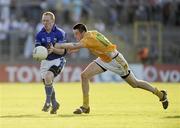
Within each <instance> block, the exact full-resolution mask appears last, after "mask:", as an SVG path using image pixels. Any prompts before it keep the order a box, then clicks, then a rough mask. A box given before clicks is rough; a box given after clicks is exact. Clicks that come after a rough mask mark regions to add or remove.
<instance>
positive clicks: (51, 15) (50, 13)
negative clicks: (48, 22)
mask: <svg viewBox="0 0 180 128" xmlns="http://www.w3.org/2000/svg"><path fill="white" fill-rule="evenodd" d="M44 15H46V16H47V15H49V16H50V17H51V19H52V20H54V21H55V15H54V13H52V12H49V11H48V12H44V13H43V16H44Z"/></svg>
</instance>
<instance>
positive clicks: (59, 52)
mask: <svg viewBox="0 0 180 128" xmlns="http://www.w3.org/2000/svg"><path fill="white" fill-rule="evenodd" d="M56 45H57V44H55V45H54V46H53V45H51V46H50V47H49V48H48V53H49V54H50V53H52V52H53V53H56V54H59V55H62V54H65V52H66V51H65V49H61V48H56Z"/></svg>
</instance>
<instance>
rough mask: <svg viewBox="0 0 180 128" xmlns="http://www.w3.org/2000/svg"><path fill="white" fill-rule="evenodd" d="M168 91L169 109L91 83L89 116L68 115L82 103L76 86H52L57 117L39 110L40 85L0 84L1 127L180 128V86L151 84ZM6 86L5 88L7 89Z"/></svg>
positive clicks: (141, 94) (133, 92) (145, 96)
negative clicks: (54, 91)
mask: <svg viewBox="0 0 180 128" xmlns="http://www.w3.org/2000/svg"><path fill="white" fill-rule="evenodd" d="M152 84H153V86H156V87H158V88H160V89H165V90H167V92H168V97H169V101H170V105H169V108H168V109H167V110H163V108H162V106H161V103H160V102H159V101H158V98H157V97H156V96H154V95H152V94H151V93H149V92H147V91H143V90H141V89H133V88H131V87H129V86H128V85H127V84H125V83H120V84H118V83H91V85H90V105H91V113H90V114H83V115H74V114H72V112H73V110H74V109H75V108H77V107H79V106H80V105H81V103H82V94H81V86H80V83H56V85H55V89H56V94H57V99H58V101H60V103H61V107H60V109H59V111H58V114H57V115H50V114H49V113H45V112H42V111H41V108H42V106H43V104H44V99H45V97H44V87H43V85H42V84H35V83H32V84H31V83H29V84H18V83H17V84H13V83H12V84H9V85H8V84H5V83H4V84H3V83H1V85H0V127H1V128H180V83H169V84H168V83H152ZM7 85H8V86H7Z"/></svg>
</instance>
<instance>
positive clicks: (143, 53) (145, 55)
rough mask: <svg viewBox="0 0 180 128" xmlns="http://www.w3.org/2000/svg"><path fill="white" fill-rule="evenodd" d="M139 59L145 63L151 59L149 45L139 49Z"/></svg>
mask: <svg viewBox="0 0 180 128" xmlns="http://www.w3.org/2000/svg"><path fill="white" fill-rule="evenodd" d="M138 59H139V60H140V61H141V62H142V63H143V64H146V63H147V61H148V59H149V49H148V48H147V47H144V48H141V49H140V50H139V51H138Z"/></svg>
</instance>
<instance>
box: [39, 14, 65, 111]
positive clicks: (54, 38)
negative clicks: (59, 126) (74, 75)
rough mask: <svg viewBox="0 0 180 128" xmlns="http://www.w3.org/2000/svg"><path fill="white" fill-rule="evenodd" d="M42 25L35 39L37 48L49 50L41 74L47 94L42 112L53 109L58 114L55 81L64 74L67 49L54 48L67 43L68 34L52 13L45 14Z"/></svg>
mask: <svg viewBox="0 0 180 128" xmlns="http://www.w3.org/2000/svg"><path fill="white" fill-rule="evenodd" d="M42 23H43V28H42V29H41V30H40V32H38V33H37V34H36V39H35V47H37V46H44V47H45V48H47V49H49V50H48V53H49V54H48V56H47V58H46V60H42V61H41V66H40V73H41V77H42V79H43V82H44V85H45V93H46V100H45V104H44V106H43V108H42V111H44V112H48V111H49V109H50V108H51V107H52V109H51V111H50V114H56V113H57V110H58V109H59V106H60V105H59V103H58V102H57V100H56V97H55V90H54V88H53V81H54V78H55V77H56V76H57V75H58V74H59V73H60V72H62V70H63V67H64V65H65V63H66V60H65V58H64V56H65V54H66V49H56V48H54V47H55V46H56V45H57V44H59V43H65V42H66V34H65V32H64V31H63V30H62V29H60V28H58V27H57V26H56V25H55V16H54V14H53V13H52V12H45V13H43V15H42ZM50 47H53V48H50Z"/></svg>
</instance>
